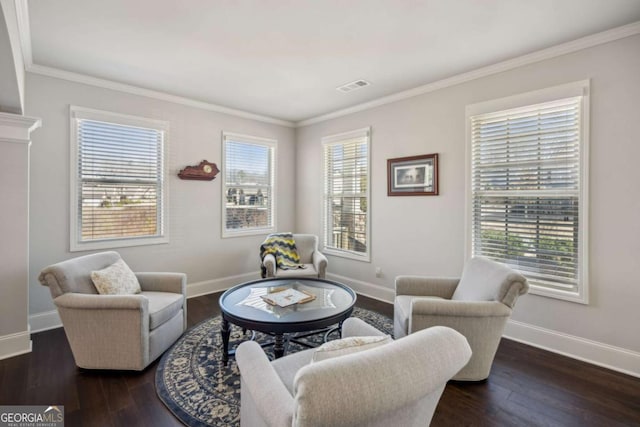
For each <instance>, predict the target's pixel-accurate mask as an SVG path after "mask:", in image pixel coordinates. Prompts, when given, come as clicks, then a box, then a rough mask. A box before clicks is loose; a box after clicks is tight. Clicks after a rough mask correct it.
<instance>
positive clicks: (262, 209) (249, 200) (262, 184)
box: [222, 132, 276, 237]
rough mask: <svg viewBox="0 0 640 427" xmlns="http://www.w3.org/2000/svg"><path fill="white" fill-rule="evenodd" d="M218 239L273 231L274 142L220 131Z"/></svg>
mask: <svg viewBox="0 0 640 427" xmlns="http://www.w3.org/2000/svg"><path fill="white" fill-rule="evenodd" d="M222 139H223V142H222V157H223V158H224V163H223V174H222V177H223V178H222V179H223V182H222V188H223V191H224V194H225V201H226V202H225V203H224V204H223V205H222V222H223V227H222V230H223V231H222V237H233V236H245V235H248V234H265V233H270V232H273V231H274V230H275V227H274V224H275V188H274V177H275V169H276V164H275V153H276V141H275V140H272V139H265V138H257V137H253V136H246V135H238V134H233V133H227V132H224V133H223V135H222Z"/></svg>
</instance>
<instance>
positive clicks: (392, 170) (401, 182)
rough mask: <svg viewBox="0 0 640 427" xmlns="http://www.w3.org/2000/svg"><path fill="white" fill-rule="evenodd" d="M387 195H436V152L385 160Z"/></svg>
mask: <svg viewBox="0 0 640 427" xmlns="http://www.w3.org/2000/svg"><path fill="white" fill-rule="evenodd" d="M387 195H388V196H437V195H438V154H437V153H435V154H423V155H420V156H411V157H398V158H395V159H388V160H387Z"/></svg>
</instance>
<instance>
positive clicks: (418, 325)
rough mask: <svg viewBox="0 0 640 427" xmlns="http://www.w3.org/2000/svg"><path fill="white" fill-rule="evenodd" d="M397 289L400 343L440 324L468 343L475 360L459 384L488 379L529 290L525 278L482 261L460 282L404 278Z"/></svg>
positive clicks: (476, 260) (459, 377)
mask: <svg viewBox="0 0 640 427" xmlns="http://www.w3.org/2000/svg"><path fill="white" fill-rule="evenodd" d="M395 285H396V298H395V303H394V334H395V337H396V338H399V337H403V336H405V335H408V334H412V333H414V332H416V331H420V330H422V329H426V328H430V327H433V326H436V325H440V326H448V327H450V328H453V329H455V330H456V331H458V332H460V333H461V334H462V335H464V336H465V337H466V338H467V340H468V341H469V345H470V346H471V350H472V351H473V356H471V360H470V361H469V363H468V364H467V365H466V366H465V367H464V368H463V369H462V370H461V371H460V372H458V373H457V374H456V375H455V376H454V377H453V379H454V380H460V381H480V380H484V379H486V378H488V377H489V372H490V370H491V365H492V363H493V358H494V357H495V354H496V351H497V349H498V344H499V343H500V339H501V337H502V332H503V331H504V328H505V325H506V323H507V320H508V319H509V317H510V316H511V312H512V309H513V307H514V305H515V303H516V300H517V298H518V296H520V295H523V294H525V293H527V291H528V289H529V286H528V284H527V280H526V279H525V278H524V276H522V275H521V274H520V273H517V272H516V271H514V270H512V269H510V268H508V267H506V266H504V265H503V264H499V263H497V262H494V261H491V260H489V259H487V258H481V257H476V258H473V259H471V260H470V261H469V262H467V264H466V265H465V267H464V271H463V273H462V277H461V278H455V279H453V278H428V277H421V276H399V277H397V278H396V283H395Z"/></svg>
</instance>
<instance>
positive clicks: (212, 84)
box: [28, 0, 640, 122]
mask: <svg viewBox="0 0 640 427" xmlns="http://www.w3.org/2000/svg"><path fill="white" fill-rule="evenodd" d="M28 7H29V14H30V26H31V40H32V52H33V63H34V64H37V65H43V66H48V67H54V68H58V69H61V70H66V71H71V72H75V73H81V74H86V75H89V76H93V77H98V78H102V79H108V80H113V81H116V82H120V83H126V84H129V85H134V86H139V87H142V88H147V89H152V90H155V91H161V92H166V93H168V94H173V95H178V96H182V97H187V98H191V99H194V100H199V101H204V102H207V103H212V104H217V105H222V106H225V107H230V108H234V109H239V110H243V111H247V112H251V113H256V114H260V115H265V116H270V117H275V118H279V119H283V120H288V121H294V122H295V121H300V120H304V119H308V118H312V117H316V116H319V115H322V114H325V113H329V112H332V111H335V110H339V109H343V108H347V107H350V106H353V105H357V104H360V103H363V102H368V101H372V100H374V99H377V98H380V97H383V96H387V95H390V94H394V93H397V92H400V91H403V90H407V89H411V88H413V87H417V86H420V85H424V84H428V83H431V82H434V81H437V80H440V79H443V78H447V77H451V76H453V75H457V74H459V73H462V72H466V71H470V70H473V69H477V68H479V67H482V66H486V65H490V64H493V63H496V62H500V61H503V60H507V59H510V58H514V57H517V56H520V55H524V54H527V53H530V52H534V51H537V50H540V49H543V48H547V47H551V46H554V45H557V44H560V43H563V42H567V41H571V40H574V39H577V38H580V37H583V36H586V35H590V34H594V33H597V32H600V31H604V30H607V29H611V28H614V27H618V26H621V25H624V24H628V23H631V22H635V21H639V20H640V1H638V0H535V1H532V0H484V1H483V0H425V1H417V0H238V1H232V0H226V1H223V0H189V1H184V0H108V1H105V0H64V1H44V0H35V1H34V0H30V1H29V2H28ZM356 79H365V80H368V81H370V82H372V83H373V85H372V86H370V87H367V88H363V89H359V90H357V91H354V92H351V93H342V92H339V91H337V90H336V87H337V86H340V85H342V84H344V83H348V82H350V81H352V80H356Z"/></svg>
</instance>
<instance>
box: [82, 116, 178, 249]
mask: <svg viewBox="0 0 640 427" xmlns="http://www.w3.org/2000/svg"><path fill="white" fill-rule="evenodd" d="M140 123H143V124H144V125H141V124H140ZM72 124H73V126H72V128H73V130H74V131H75V134H74V135H73V138H72V139H73V140H74V141H75V144H73V145H74V150H72V151H73V152H74V154H75V156H74V157H75V159H73V161H74V162H75V164H74V170H75V174H74V175H75V176H74V177H73V178H74V179H72V181H73V182H72V193H73V194H74V195H75V200H74V201H73V203H74V205H75V206H74V208H75V209H73V212H72V216H73V217H72V225H73V227H72V242H71V243H72V244H71V246H72V250H84V249H93V248H106V247H118V246H129V245H133V244H136V245H139V244H147V243H159V242H165V241H166V239H164V237H165V235H164V228H165V220H166V218H165V216H164V209H163V206H164V203H165V201H164V193H165V192H164V154H163V153H164V139H165V128H166V126H165V124H164V123H159V122H155V121H147V120H146V119H137V118H132V117H128V116H120V115H117V114H111V113H106V112H96V111H95V110H86V109H79V108H78V107H74V108H72ZM149 125H151V126H153V127H147V126H149Z"/></svg>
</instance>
